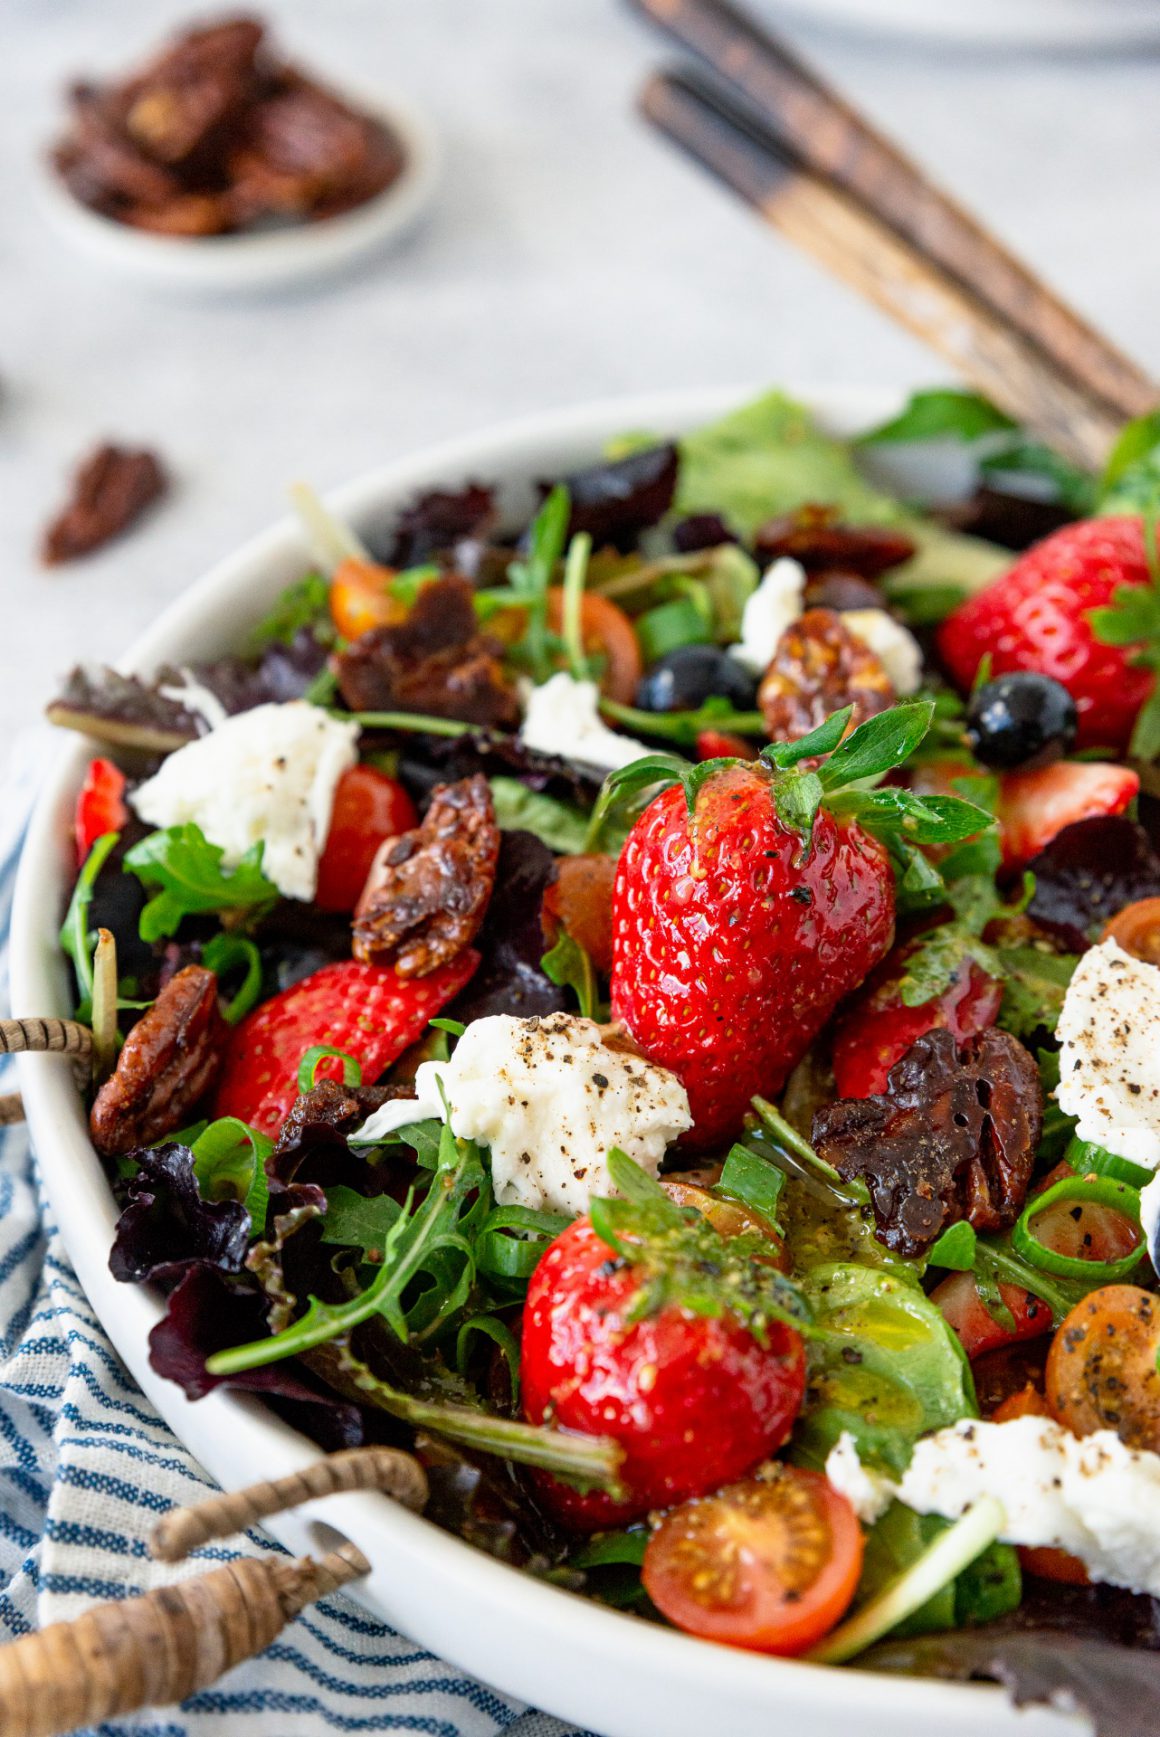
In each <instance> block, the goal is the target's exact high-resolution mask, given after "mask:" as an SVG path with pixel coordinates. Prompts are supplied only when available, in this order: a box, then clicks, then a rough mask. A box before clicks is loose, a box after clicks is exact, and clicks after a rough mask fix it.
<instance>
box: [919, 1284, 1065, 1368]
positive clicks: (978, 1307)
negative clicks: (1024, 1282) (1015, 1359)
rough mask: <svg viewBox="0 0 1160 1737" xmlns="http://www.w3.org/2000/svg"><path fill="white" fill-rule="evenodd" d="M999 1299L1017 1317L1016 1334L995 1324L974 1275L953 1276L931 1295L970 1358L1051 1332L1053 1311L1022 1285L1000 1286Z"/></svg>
mask: <svg viewBox="0 0 1160 1737" xmlns="http://www.w3.org/2000/svg"><path fill="white" fill-rule="evenodd" d="M999 1295H1000V1296H1001V1297H1002V1299H1003V1301H1004V1302H1005V1303H1006V1305H1007V1307H1008V1308H1009V1309H1010V1311H1011V1313H1012V1315H1013V1316H1014V1317H1015V1331H1014V1332H1012V1331H1011V1330H1010V1328H1008V1327H1004V1326H1003V1324H1002V1322H1000V1321H996V1319H995V1317H994V1316H993V1315H992V1314H991V1312H990V1310H989V1309H988V1308H987V1305H986V1304H985V1303H984V1301H983V1299H982V1297H980V1295H979V1291H978V1287H977V1286H976V1284H975V1275H974V1274H973V1273H952V1274H951V1276H950V1278H949V1279H944V1280H943V1281H942V1283H941V1284H940V1285H936V1286H935V1288H934V1290H933V1291H932V1292H931V1294H930V1300H931V1302H932V1303H936V1304H937V1305H938V1307H939V1308H940V1309H941V1310H942V1312H943V1314H944V1315H945V1316H946V1319H947V1321H948V1322H949V1324H950V1325H951V1326H952V1327H953V1328H954V1330H955V1332H956V1333H957V1334H958V1336H959V1338H960V1340H961V1341H962V1346H963V1350H964V1351H965V1352H966V1354H967V1356H968V1357H970V1358H972V1359H973V1358H975V1357H981V1356H982V1355H983V1353H984V1352H985V1351H995V1350H997V1349H998V1348H999V1346H1001V1345H1011V1344H1013V1343H1014V1342H1015V1340H1017V1339H1036V1338H1038V1337H1039V1335H1040V1334H1041V1333H1050V1331H1051V1310H1050V1309H1049V1308H1048V1306H1047V1304H1046V1303H1042V1302H1040V1300H1039V1298H1038V1297H1033V1296H1032V1295H1031V1294H1030V1292H1029V1291H1025V1290H1023V1289H1022V1288H1021V1287H1020V1286H1019V1285H1000V1286H999Z"/></svg>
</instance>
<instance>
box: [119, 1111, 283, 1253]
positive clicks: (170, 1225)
mask: <svg viewBox="0 0 1160 1737" xmlns="http://www.w3.org/2000/svg"><path fill="white" fill-rule="evenodd" d="M130 1157H131V1159H132V1160H133V1161H134V1162H135V1163H136V1164H137V1174H136V1175H135V1176H134V1177H133V1178H132V1180H131V1181H130V1182H129V1183H128V1185H127V1187H126V1189H125V1198H126V1205H125V1209H124V1211H123V1212H122V1214H121V1216H120V1218H119V1219H118V1220H117V1229H116V1234H115V1235H114V1238H113V1247H112V1250H111V1252H110V1254H109V1270H110V1271H111V1272H112V1274H113V1277H114V1278H115V1279H120V1280H121V1282H122V1283H123V1284H129V1285H133V1284H144V1283H146V1282H148V1281H150V1280H152V1281H154V1282H161V1283H164V1282H165V1281H167V1280H170V1279H174V1278H176V1277H178V1276H179V1275H180V1274H181V1273H183V1272H184V1271H185V1269H186V1268H187V1267H188V1266H189V1265H190V1263H191V1262H197V1263H199V1264H201V1265H206V1266H210V1267H215V1268H217V1269H218V1270H219V1271H220V1272H223V1273H237V1272H240V1271H241V1270H242V1263H243V1261H244V1260H245V1257H246V1244H247V1241H248V1238H249V1232H250V1215H249V1213H248V1212H247V1211H246V1209H245V1207H244V1206H242V1205H240V1204H239V1203H238V1202H237V1201H234V1200H212V1201H211V1200H203V1199H202V1197H201V1195H200V1193H199V1192H198V1187H197V1180H196V1178H195V1176H194V1173H193V1153H192V1152H191V1151H190V1149H189V1147H188V1146H181V1145H178V1144H177V1142H176V1141H170V1142H168V1143H167V1144H166V1145H164V1146H147V1147H142V1148H141V1149H139V1150H138V1151H136V1152H133V1153H131V1154H130Z"/></svg>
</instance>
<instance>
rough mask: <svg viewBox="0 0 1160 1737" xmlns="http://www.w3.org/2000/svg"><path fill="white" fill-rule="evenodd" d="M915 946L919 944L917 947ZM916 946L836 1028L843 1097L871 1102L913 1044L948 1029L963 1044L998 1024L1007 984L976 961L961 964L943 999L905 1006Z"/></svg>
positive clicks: (890, 964) (893, 962)
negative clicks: (910, 956) (905, 980)
mask: <svg viewBox="0 0 1160 1737" xmlns="http://www.w3.org/2000/svg"><path fill="white" fill-rule="evenodd" d="M916 944H917V943H916ZM912 951H913V945H912V946H911V947H910V948H907V949H904V950H902V951H901V952H899V953H898V954H897V955H893V954H892V955H891V957H890V958H889V959H888V960H887V961H886V963H885V965H884V966H883V967H882V968H881V970H880V971H879V972H878V973H877V974H876V977H875V978H872V979H871V981H870V983H869V984H867V986H866V988H865V989H864V990H863V991H862V993H861V994H860V995H857V996H856V997H855V998H854V1000H853V1001H852V1002H851V1003H850V1005H849V1007H848V1008H847V1010H846V1012H845V1013H843V1014H842V1016H841V1018H840V1019H839V1020H838V1022H837V1023H836V1025H835V1026H834V1047H833V1063H834V1079H835V1081H836V1083H837V1087H838V1096H839V1097H840V1098H869V1097H873V1096H874V1095H875V1094H876V1093H878V1092H884V1091H885V1090H886V1076H887V1074H888V1073H889V1072H890V1070H891V1068H892V1067H893V1066H894V1064H895V1062H896V1061H901V1059H902V1057H903V1056H904V1055H905V1054H906V1052H907V1050H908V1049H909V1048H910V1046H911V1044H912V1043H914V1042H915V1041H916V1039H918V1038H920V1037H922V1036H923V1035H924V1034H925V1033H926V1032H928V1031H935V1030H937V1029H940V1028H945V1029H946V1030H947V1031H950V1032H953V1034H954V1036H955V1038H956V1039H957V1040H958V1041H959V1042H960V1043H961V1042H962V1041H963V1040H964V1039H965V1038H968V1037H973V1036H974V1035H975V1033H976V1032H979V1031H983V1030H985V1029H986V1027H987V1026H989V1025H994V1023H995V1020H996V1018H997V1017H998V1013H999V1007H1000V1004H1001V1003H1002V1000H1003V985H1002V984H1001V983H996V981H995V979H994V978H993V977H988V975H987V973H986V972H985V971H984V970H983V968H982V966H981V965H979V964H978V962H977V961H976V960H974V959H963V960H962V962H961V963H960V965H959V968H958V970H957V972H956V973H955V975H954V977H953V978H952V979H951V981H950V982H949V983H948V984H947V986H946V988H945V989H944V990H943V991H942V993H941V994H940V995H936V996H935V997H934V998H933V1000H931V1001H926V1002H924V1003H923V1004H922V1006H921V1007H907V1006H906V1005H905V1003H904V1002H903V1000H902V993H901V982H902V978H903V976H904V975H905V971H906V958H907V954H908V953H909V952H912Z"/></svg>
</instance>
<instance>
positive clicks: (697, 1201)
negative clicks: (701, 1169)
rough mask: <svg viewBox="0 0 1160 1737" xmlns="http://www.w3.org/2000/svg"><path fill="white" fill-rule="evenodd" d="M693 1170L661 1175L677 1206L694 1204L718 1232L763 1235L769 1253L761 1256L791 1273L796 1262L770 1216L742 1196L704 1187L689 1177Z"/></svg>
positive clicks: (738, 1234) (670, 1196)
mask: <svg viewBox="0 0 1160 1737" xmlns="http://www.w3.org/2000/svg"><path fill="white" fill-rule="evenodd" d="M690 1174H692V1173H686V1174H685V1175H682V1176H662V1177H661V1187H662V1188H663V1189H664V1191H665V1193H666V1194H667V1195H668V1197H669V1199H670V1200H675V1201H676V1203H677V1205H678V1206H691V1207H692V1208H693V1210H694V1212H699V1213H700V1214H701V1216H702V1218H707V1219H708V1220H709V1223H710V1224H711V1225H712V1226H713V1229H714V1230H715V1231H716V1232H717V1233H718V1235H719V1236H759V1237H761V1238H762V1240H763V1241H764V1242H767V1243H768V1244H769V1253H768V1254H767V1255H766V1254H762V1255H761V1256H760V1257H759V1258H760V1259H761V1260H762V1261H763V1263H764V1264H765V1265H766V1266H771V1267H777V1268H778V1269H779V1270H780V1271H781V1272H783V1273H788V1272H789V1270H790V1268H791V1266H792V1264H793V1263H792V1261H791V1259H790V1255H789V1251H788V1249H787V1248H786V1246H785V1243H784V1242H783V1241H782V1239H781V1237H780V1236H779V1235H778V1233H777V1231H776V1230H775V1229H774V1227H773V1225H772V1224H770V1222H769V1220H768V1219H767V1218H763V1217H762V1216H761V1214H760V1213H759V1212H754V1210H753V1208H752V1207H750V1206H745V1205H743V1204H742V1202H741V1201H740V1200H727V1199H726V1198H725V1197H724V1196H723V1195H720V1194H713V1193H711V1192H710V1190H709V1189H708V1188H702V1187H701V1186H700V1185H699V1184H698V1183H696V1182H692V1181H690V1180H689V1175H690Z"/></svg>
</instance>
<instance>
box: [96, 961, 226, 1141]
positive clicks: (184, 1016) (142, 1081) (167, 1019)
mask: <svg viewBox="0 0 1160 1737" xmlns="http://www.w3.org/2000/svg"><path fill="white" fill-rule="evenodd" d="M227 1035H228V1027H227V1025H226V1022H225V1020H224V1019H223V1018H222V1015H221V1012H220V1010H219V1008H218V999H217V978H216V977H215V976H214V973H213V972H212V971H207V970H206V968H205V966H204V965H187V966H186V967H185V969H184V970H183V971H179V972H178V973H177V976H176V977H174V978H171V979H170V981H169V982H168V983H167V984H166V985H165V988H164V989H163V990H162V991H161V993H160V994H159V995H158V997H157V1000H156V1001H155V1002H154V1003H153V1006H152V1007H151V1008H150V1009H149V1011H148V1012H147V1013H144V1014H143V1015H142V1016H141V1018H140V1019H139V1020H138V1021H137V1023H136V1025H135V1026H134V1027H133V1029H132V1031H131V1032H130V1033H129V1035H128V1037H127V1038H126V1039H125V1043H124V1047H123V1048H122V1050H121V1054H120V1056H119V1057H118V1058H117V1068H116V1072H115V1073H114V1074H113V1076H112V1078H111V1079H108V1080H106V1081H105V1083H104V1085H103V1086H102V1087H101V1089H100V1091H99V1092H98V1093H97V1098H96V1102H95V1103H94V1105H93V1108H92V1112H91V1114H90V1116H89V1128H90V1131H91V1133H92V1137H93V1145H94V1146H95V1147H96V1148H97V1151H98V1152H103V1153H104V1154H105V1156H106V1157H113V1156H115V1155H116V1154H117V1153H119V1152H131V1151H132V1149H133V1147H134V1146H149V1145H152V1143H153V1142H154V1141H155V1140H160V1139H162V1138H163V1137H164V1136H165V1135H166V1134H171V1133H172V1132H173V1130H174V1129H175V1128H180V1127H181V1125H182V1123H183V1122H186V1121H188V1119H189V1113H190V1111H191V1110H192V1109H193V1108H194V1106H195V1105H196V1104H197V1103H198V1101H199V1100H200V1099H201V1098H203V1097H204V1096H205V1094H206V1092H207V1091H208V1090H209V1088H210V1086H211V1085H212V1084H213V1082H214V1080H215V1078H216V1076H217V1073H218V1069H219V1068H220V1067H221V1063H222V1059H223V1057H224V1054H225V1044H226V1037H227Z"/></svg>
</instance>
